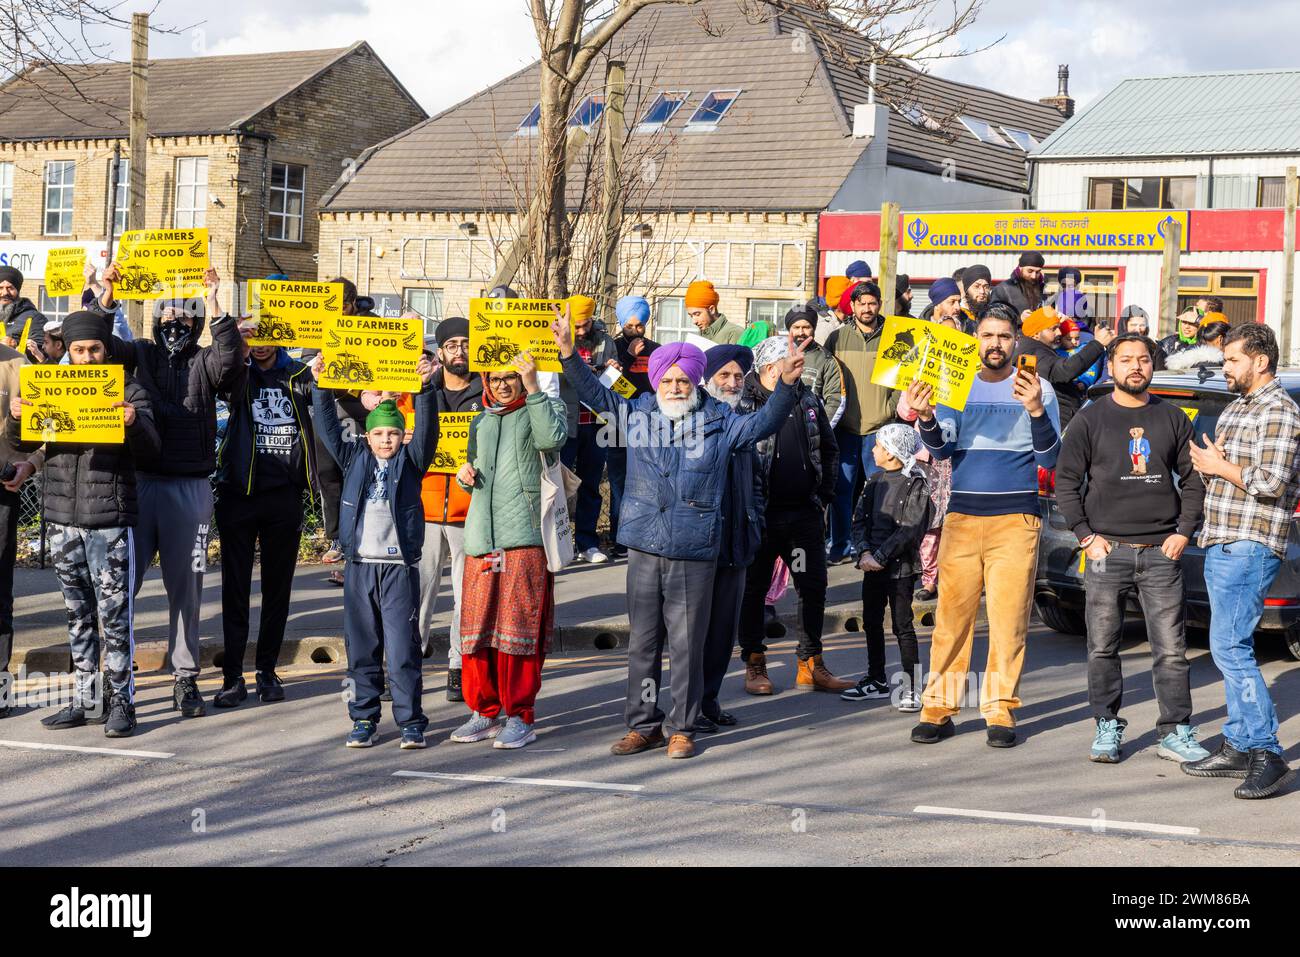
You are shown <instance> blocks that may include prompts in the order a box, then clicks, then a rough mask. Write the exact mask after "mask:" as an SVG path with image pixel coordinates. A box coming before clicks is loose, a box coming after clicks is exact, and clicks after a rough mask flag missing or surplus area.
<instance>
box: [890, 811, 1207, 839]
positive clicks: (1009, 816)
mask: <svg viewBox="0 0 1300 957" xmlns="http://www.w3.org/2000/svg"><path fill="white" fill-rule="evenodd" d="M912 813H914V814H937V815H943V816H945V817H973V818H980V819H982V820H988V821H1014V822H1016V823H1020V824H1063V825H1065V826H1067V827H1086V828H1088V829H1089V830H1095V831H1097V832H1098V833H1104V832H1106V831H1144V832H1146V833H1149V834H1178V835H1182V836H1185V837H1195V836H1196V835H1198V834H1200V833H1201V829H1200V828H1199V827H1180V826H1178V825H1176V824H1144V823H1142V822H1140V821H1112V820H1111V819H1110V818H1106V817H1098V818H1091V817H1060V816H1058V815H1055V814H1019V813H1016V812H1014V811H974V810H970V809H968V808H960V807H930V806H929V805H926V804H921V805H918V806H917V807H914V808H912Z"/></svg>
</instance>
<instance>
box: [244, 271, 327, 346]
mask: <svg viewBox="0 0 1300 957" xmlns="http://www.w3.org/2000/svg"><path fill="white" fill-rule="evenodd" d="M248 301H249V307H250V312H251V313H252V316H253V318H254V319H256V320H257V330H256V331H255V332H254V333H253V335H252V336H250V337H249V339H248V343H249V345H253V346H284V347H285V348H292V347H294V346H307V347H310V348H319V347H320V346H321V344H322V343H323V342H324V340H325V319H326V317H328V316H341V315H343V283H341V282H283V281H276V280H272V279H253V280H251V281H250V282H249V283H248Z"/></svg>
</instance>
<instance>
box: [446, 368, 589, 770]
mask: <svg viewBox="0 0 1300 957" xmlns="http://www.w3.org/2000/svg"><path fill="white" fill-rule="evenodd" d="M515 367H516V369H517V370H518V371H513V370H508V371H496V372H488V373H484V375H483V380H484V382H483V400H484V410H483V412H481V413H479V415H478V417H477V418H476V419H474V421H473V422H472V423H471V424H470V432H469V457H468V461H467V462H466V463H465V465H463V466H462V467H461V469H460V472H458V473H457V475H456V481H457V482H459V483H460V486H461V488H463V489H465V490H466V491H467V492H469V493H470V500H469V512H468V514H467V515H466V517H465V577H464V579H463V582H462V586H461V617H460V646H461V655H462V659H461V660H462V665H461V668H462V671H461V682H462V691H463V692H464V695H465V703H466V704H467V705H468V706H469V708H470V709H471V711H472V712H473V714H471V715H470V718H469V720H468V721H466V722H465V723H464V724H463V725H461V726H460V727H459V728H457V729H456V730H455V732H453V733H452V736H451V740H452V741H457V742H461V743H468V742H472V741H484V740H486V739H488V738H495V739H496V740H495V741H494V742H493V746H494V747H498V748H522V747H524V745H527V744H530V743H532V742H533V741H536V740H537V733H536V732H535V731H534V730H533V723H534V712H533V706H534V704H535V702H536V700H537V692H538V691H539V690H540V689H541V686H542V662H543V661H544V660H545V659H546V652H547V651H548V650H549V649H550V646H551V637H552V635H553V633H554V630H555V602H554V590H555V576H554V575H552V574H551V573H550V572H549V571H548V570H547V567H546V550H545V548H544V547H543V546H542V492H541V474H542V455H541V453H546V454H547V460H548V462H551V463H553V462H555V461H556V457H557V456H558V455H559V451H560V449H561V448H563V447H564V442H565V440H566V439H567V438H568V430H567V428H566V415H565V410H564V406H563V405H561V404H560V403H558V402H554V401H552V400H551V399H550V398H548V397H547V395H546V393H544V392H542V391H541V389H540V387H539V386H538V383H537V367H536V366H535V365H534V364H533V361H532V357H531V356H529V355H528V354H527V353H522V354H521V355H519V356H518V357H517V358H516V359H515ZM503 713H504V715H503Z"/></svg>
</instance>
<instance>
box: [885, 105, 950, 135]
mask: <svg viewBox="0 0 1300 957" xmlns="http://www.w3.org/2000/svg"><path fill="white" fill-rule="evenodd" d="M896 109H897V110H898V114H899V115H900V116H901V117H903V119H905V120H907V122H909V123H911V124H912V125H913V126H917V127H920V128H921V129H923V130H930V131H932V132H933V131H935V130H941V129H943V125H942V124H941V123H940V122H939V121H938V120H936V119H934V118H933V117H932V116H930V114H928V113H926V112H925V110H924V109H922V107H921V104H920V103H909V104H908V105H907V106H899V107H896Z"/></svg>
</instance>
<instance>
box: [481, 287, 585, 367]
mask: <svg viewBox="0 0 1300 957" xmlns="http://www.w3.org/2000/svg"><path fill="white" fill-rule="evenodd" d="M564 303H565V300H563V299H471V300H470V301H469V367H470V369H471V371H474V372H493V371H501V370H505V369H513V368H514V358H515V356H517V355H518V354H519V353H521V352H528V353H531V354H532V357H533V362H535V363H536V364H537V368H538V370H540V371H542V372H559V371H560V370H561V366H560V349H559V347H558V346H557V345H556V344H555V337H554V336H553V335H551V323H552V322H554V321H555V307H556V306H559V307H560V308H561V309H562V308H564ZM570 329H572V323H570Z"/></svg>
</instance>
